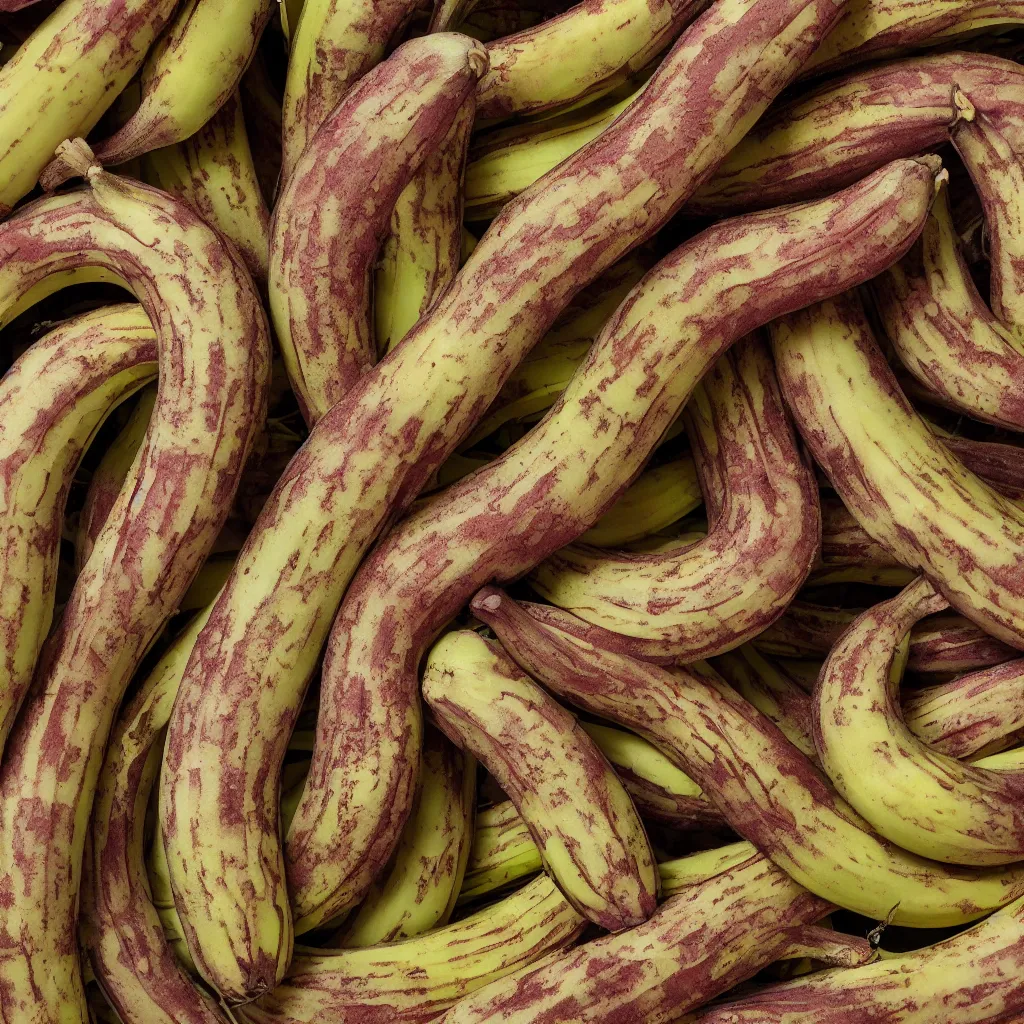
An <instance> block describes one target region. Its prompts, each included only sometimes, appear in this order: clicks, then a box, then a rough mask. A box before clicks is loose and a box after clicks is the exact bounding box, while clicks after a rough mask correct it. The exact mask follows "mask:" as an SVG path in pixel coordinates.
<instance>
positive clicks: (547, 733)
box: [423, 630, 658, 932]
mask: <svg viewBox="0 0 1024 1024" xmlns="http://www.w3.org/2000/svg"><path fill="white" fill-rule="evenodd" d="M423 699H424V700H425V701H426V702H427V704H428V705H429V707H430V708H431V710H432V711H433V713H434V717H435V719H436V720H437V722H438V725H439V726H440V728H441V730H442V731H443V732H444V733H445V734H446V735H448V736H449V737H450V738H451V739H452V741H453V742H455V743H457V744H458V745H459V746H461V747H464V748H466V749H468V750H469V751H470V752H471V753H472V754H473V755H474V756H475V757H476V758H477V759H479V760H480V762H481V763H482V764H483V765H484V767H485V768H486V769H487V770H488V772H490V774H491V776H492V777H493V778H494V779H495V781H496V782H497V783H498V785H500V786H501V788H502V789H503V790H504V791H505V792H506V793H507V794H508V795H509V797H511V799H512V802H513V803H514V804H515V805H516V809H517V810H518V811H519V813H520V815H522V817H523V820H524V821H525V822H526V824H527V827H528V828H529V829H530V833H531V835H532V836H533V840H534V842H535V843H536V844H537V846H538V848H539V849H540V851H541V855H542V857H543V860H544V867H545V870H546V871H547V872H548V873H549V874H550V875H551V877H552V878H553V879H554V880H555V882H556V883H557V885H558V887H559V889H561V891H562V893H563V894H564V895H565V898H566V899H567V900H568V901H569V902H570V903H571V904H572V906H573V907H574V908H575V909H576V910H577V911H578V912H579V913H580V914H582V915H583V916H584V917H585V918H586V919H587V920H588V921H591V922H592V923H593V924H596V925H598V926H599V927H600V928H603V929H604V930H606V931H612V932H617V931H622V930H623V929H627V928H632V927H634V926H635V925H638V924H640V923H642V922H643V921H646V920H647V918H649V917H650V916H651V914H652V913H654V908H655V906H656V904H657V897H658V873H657V868H656V867H655V863H654V854H653V853H652V851H651V847H650V843H649V842H648V840H647V835H646V833H645V832H644V827H643V825H642V824H641V823H640V819H639V817H638V816H637V813H636V809H635V808H634V807H633V803H632V801H631V800H630V798H629V795H628V794H627V793H626V791H625V789H623V787H622V783H621V782H620V781H619V780H618V777H617V776H616V775H615V772H614V771H613V770H612V768H611V766H610V765H609V764H608V761H607V760H606V759H605V757H604V756H603V755H602V754H601V752H600V750H599V749H598V748H597V746H596V745H595V744H594V742H593V740H591V739H590V738H589V736H588V735H587V734H586V733H585V732H584V731H583V730H582V729H580V728H579V726H578V724H577V721H576V718H575V717H574V716H573V715H572V714H571V713H570V712H568V711H566V710H565V709H564V708H562V707H560V706H559V705H558V704H557V703H556V702H555V701H554V700H552V699H551V698H550V697H549V696H548V695H547V694H546V693H545V692H544V691H543V690H542V689H541V688H540V687H539V686H538V685H537V684H536V683H535V682H533V680H532V679H529V678H528V677H527V676H525V675H523V673H522V672H520V671H519V669H518V668H516V666H515V663H514V662H512V661H511V659H509V658H508V657H507V656H506V655H505V654H504V653H503V652H502V651H501V649H500V648H499V647H498V646H497V645H495V644H492V643H489V642H488V641H487V640H484V639H483V638H482V637H481V636H480V635H479V634H478V633H473V632H470V631H465V630H464V631H461V632H453V633H448V634H446V635H445V636H443V637H442V638H441V639H440V640H438V642H437V643H436V644H434V646H433V648H432V650H431V651H430V653H429V655H428V656H427V661H426V668H425V669H424V673H423Z"/></svg>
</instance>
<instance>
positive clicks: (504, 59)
mask: <svg viewBox="0 0 1024 1024" xmlns="http://www.w3.org/2000/svg"><path fill="white" fill-rule="evenodd" d="M700 10H701V3H700V2H699V0H582V2H581V3H578V4H576V5H575V6H574V7H572V8H570V9H569V10H568V11H566V12H565V13H564V14H561V15H559V16H558V17H555V18H551V19H550V20H548V21H544V22H542V23H541V24H540V25H537V26H534V27H533V28H528V29H525V30H524V31H522V32H517V33H516V34H515V35H511V36H506V37H504V38H502V39H497V40H495V41H494V42H492V43H490V44H488V47H487V53H488V56H489V58H490V70H489V71H488V72H487V74H485V75H484V76H483V78H481V79H480V85H479V87H478V89H477V117H478V118H479V119H480V120H482V121H495V120H503V119H505V118H508V117H512V116H513V115H516V114H519V115H523V114H535V113H538V112H540V111H543V110H548V109H550V108H552V107H558V106H560V105H562V104H565V103H574V102H578V101H580V100H582V99H586V98H592V97H598V96H601V95H603V94H604V93H606V92H609V91H610V90H611V89H613V88H615V87H616V86H618V85H621V84H622V83H623V82H624V81H626V80H627V79H628V78H629V76H630V75H631V74H633V73H635V72H637V71H640V70H641V69H642V68H643V67H644V66H645V65H646V64H648V63H649V62H650V61H651V60H653V59H654V58H655V57H656V56H657V55H658V54H659V53H660V52H661V51H662V50H664V49H665V48H666V47H667V46H668V45H669V44H670V43H671V42H672V40H673V39H674V38H675V37H676V36H677V35H678V34H679V33H680V32H681V31H682V29H683V27H684V26H685V25H686V24H687V23H688V22H690V21H692V20H693V18H694V17H695V16H696V15H697V14H699V13H700Z"/></svg>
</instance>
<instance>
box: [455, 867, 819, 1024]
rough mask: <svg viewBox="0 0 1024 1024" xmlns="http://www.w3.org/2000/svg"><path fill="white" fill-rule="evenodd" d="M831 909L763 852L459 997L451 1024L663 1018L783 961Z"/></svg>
mask: <svg viewBox="0 0 1024 1024" xmlns="http://www.w3.org/2000/svg"><path fill="white" fill-rule="evenodd" d="M829 909H830V906H829V904H828V903H826V902H825V901H824V900H822V899H819V898H818V897H816V896H812V895H811V894H810V893H809V892H807V890H806V889H804V888H803V887H802V886H800V885H798V884H797V883H796V882H794V881H793V880H792V879H790V878H789V877H787V875H786V874H785V873H784V872H782V871H780V870H779V869H778V868H776V867H775V866H774V865H773V864H771V863H770V862H769V861H768V860H766V859H765V858H764V857H762V856H761V855H760V854H756V853H755V854H754V855H753V856H752V857H750V858H749V859H748V860H747V861H745V862H744V863H742V864H740V865H739V866H737V867H734V868H732V869H731V870H727V871H724V872H722V873H720V874H718V875H716V876H714V877H712V878H711V879H709V880H708V881H706V882H703V883H700V884H697V885H693V886H690V887H688V888H686V889H684V890H683V891H682V892H681V893H680V894H679V895H677V896H673V897H672V898H671V899H669V900H668V901H667V902H666V903H664V904H662V906H661V907H659V908H658V911H657V913H656V914H655V915H654V917H652V918H651V919H650V920H649V921H648V922H647V923H646V924H642V925H639V926H638V927H636V928H633V929H630V930H629V931H627V932H623V933H622V934H621V935H608V936H604V937H602V938H599V939H595V940H593V941H592V942H588V943H586V944H585V945H583V946H580V947H578V948H577V949H575V950H571V951H570V952H567V953H563V954H562V955H560V956H557V957H553V958H552V959H551V960H549V961H548V962H546V963H545V964H543V965H541V966H539V967H536V968H532V969H531V968H525V969H523V970H521V971H518V972H517V973H515V974H513V975H511V976H510V977H508V978H504V979H501V980H499V981H495V982H492V983H491V984H490V985H488V986H487V987H486V988H483V989H481V990H480V991H479V992H476V993H474V994H473V995H470V996H467V997H466V998H464V999H463V1000H461V1001H460V1002H459V1003H456V1005H455V1006H454V1007H452V1009H451V1010H449V1011H448V1013H446V1014H445V1015H444V1016H443V1017H442V1018H441V1020H442V1021H443V1022H444V1024H471V1022H473V1024H476V1022H483V1021H488V1022H498V1021H500V1022H502V1024H541V1022H543V1024H588V1022H594V1024H596V1022H598V1021H602V1022H606V1021H615V1022H622V1024H640V1022H643V1024H663V1022H666V1021H672V1020H675V1018H676V1017H677V1016H678V1015H679V1014H680V1013H681V1012H685V1011H686V1010H688V1009H692V1008H693V1007H696V1006H700V1005H701V1004H702V1003H704V1002H707V1001H708V1000H709V999H712V998H714V997H715V996H716V995H718V994H719V993H721V992H725V991H727V990H728V989H730V988H732V987H733V986H734V985H737V984H738V983H739V982H741V981H744V980H746V979H747V978H749V977H751V976H752V975H754V974H755V973H756V972H757V971H758V970H759V969H760V968H761V967H764V966H765V965H767V964H769V963H771V962H772V961H773V960H775V959H777V958H778V957H779V955H780V954H781V953H783V952H785V951H786V949H787V948H788V947H789V946H790V945H791V944H792V942H793V940H794V937H796V936H798V935H799V933H800V930H801V927H803V926H807V925H812V924H813V923H814V922H815V921H817V920H820V918H822V917H823V916H824V915H825V914H827V913H828V911H829Z"/></svg>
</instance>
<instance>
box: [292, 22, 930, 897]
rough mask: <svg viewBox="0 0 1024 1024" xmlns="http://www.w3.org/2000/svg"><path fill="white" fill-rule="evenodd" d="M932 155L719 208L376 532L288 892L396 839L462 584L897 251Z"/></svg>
mask: <svg viewBox="0 0 1024 1024" xmlns="http://www.w3.org/2000/svg"><path fill="white" fill-rule="evenodd" d="M717 9H718V8H716V10H717ZM936 163H937V161H936V160H935V159H934V158H928V159H927V160H925V161H924V162H919V161H900V162H896V163H894V164H893V165H891V166H890V167H888V168H885V169H883V170H881V171H878V172H876V173H875V174H874V175H873V176H871V177H870V178H868V179H866V180H865V181H864V182H862V183H861V184H860V185H858V186H854V187H853V188H852V189H850V190H849V191H847V192H844V193H841V194H839V195H838V196H835V197H832V198H831V199H828V200H822V201H821V202H819V203H816V204H808V205H804V206H800V207H794V208H788V209H783V210H778V211H772V212H770V213H764V214H756V215H749V216H748V217H746V218H745V219H743V220H742V221H733V222H721V223H719V224H717V225H714V226H712V227H711V228H709V229H708V230H707V231H705V232H703V233H701V234H700V235H698V236H696V238H694V239H691V240H690V241H689V242H687V243H684V244H683V245H682V246H680V247H679V249H677V250H676V251H675V252H674V253H673V254H672V255H670V256H669V257H667V258H666V259H665V260H663V261H662V263H661V264H659V265H658V267H657V268H655V270H653V271H652V272H651V273H650V274H649V275H648V276H647V277H646V278H645V279H644V281H642V282H641V284H640V285H638V286H637V288H636V289H634V291H633V292H632V293H631V295H630V297H629V298H628V299H627V300H626V302H625V303H624V304H623V305H622V306H621V307H620V308H619V311H618V312H617V313H616V314H615V316H613V317H612V319H611V321H609V323H608V324H607V325H606V327H605V328H604V330H603V331H602V333H601V335H600V336H599V338H598V340H597V341H596V342H595V343H594V347H593V349H592V350H591V353H590V355H589V357H588V359H587V361H586V362H585V363H584V365H583V366H582V367H581V368H580V371H579V373H577V374H576V376H575V377H574V378H573V380H572V382H571V384H570V386H569V387H568V388H567V389H566V391H565V393H564V394H563V396H562V398H561V400H560V401H559V403H558V405H557V406H556V407H555V408H554V409H553V410H552V411H551V413H550V414H549V415H548V417H547V418H546V419H545V420H544V421H543V423H542V424H541V425H540V426H538V427H537V428H535V429H534V430H532V431H531V432H530V433H529V434H528V435H527V436H526V437H525V438H524V439H523V441H522V442H520V444H518V445H516V446H514V447H513V448H511V449H510V450H509V451H508V452H506V453H505V455H503V456H502V457H501V458H500V459H497V460H496V461H494V462H493V463H491V464H490V465H489V466H487V467H485V468H484V469H482V470H480V471H479V472H477V473H475V474H474V475H473V476H471V477H469V478H467V479H465V480H463V481H461V482H460V483H458V484H456V485H455V486H453V487H451V488H449V489H448V490H447V491H446V492H445V493H444V494H443V495H439V496H437V497H435V498H434V500H433V501H431V502H429V503H428V504H427V505H426V506H424V507H421V508H420V509H419V510H417V511H416V512H414V513H412V514H410V515H409V516H407V517H406V518H405V519H403V520H402V522H401V524H400V525H397V526H396V527H394V528H393V529H392V531H391V532H390V533H389V534H388V536H387V538H386V539H385V540H384V541H382V542H381V543H380V544H378V545H377V546H376V548H375V549H374V551H373V552H372V553H371V554H370V556H369V557H368V558H367V559H366V560H365V561H364V562H363V564H362V565H361V567H360V569H359V572H358V573H357V574H356V576H355V578H354V579H353V581H352V583H351V585H350V587H349V589H348V591H347V594H346V598H345V601H344V603H343V605H342V607H341V610H340V611H339V613H338V616H337V617H336V619H335V621H334V625H333V626H332V630H331V636H330V639H329V641H328V650H327V655H326V659H325V662H324V668H323V674H322V677H321V705H320V715H319V719H318V722H317V747H316V749H315V750H314V752H313V766H312V768H311V774H310V783H309V784H308V785H307V786H306V789H305V791H304V793H303V797H302V801H301V803H300V804H299V809H298V811H297V812H296V816H295V819H294V821H293V822H292V829H291V832H290V833H289V846H290V852H289V858H290V860H291V870H292V877H294V878H295V879H296V883H300V882H301V884H294V885H292V886H291V892H292V899H293V901H296V902H298V901H303V902H299V904H298V905H299V906H304V905H305V902H306V901H308V903H309V904H311V905H314V906H316V908H317V913H318V914H320V913H324V914H327V916H328V917H329V916H333V914H335V913H338V912H340V910H342V909H344V908H345V906H346V905H347V904H348V903H349V902H350V901H351V900H352V899H353V897H354V896H355V894H356V893H357V892H358V890H359V888H360V887H361V886H362V885H365V884H367V883H368V881H369V879H368V878H366V876H367V875H370V873H371V872H372V871H373V870H374V867H375V864H376V856H375V855H373V854H371V853H370V852H369V851H370V850H371V849H372V850H376V849H378V848H379V847H380V846H383V845H388V846H390V845H393V843H394V842H395V841H396V840H397V834H396V833H397V830H398V828H400V824H401V819H400V818H399V816H398V815H397V814H396V802H395V799H394V794H395V793H396V792H400V793H403V794H405V793H407V792H408V791H409V789H410V788H411V784H412V781H413V779H414V777H415V764H416V753H417V748H418V745H419V732H420V706H419V696H418V693H417V686H416V681H417V668H418V664H419V661H420V658H421V656H422V654H423V652H424V648H425V647H426V645H427V644H428V643H429V642H430V640H431V639H432V638H433V637H434V636H435V635H436V634H437V632H438V631H439V630H440V628H441V627H442V626H443V625H444V624H445V623H446V622H447V621H449V620H450V618H451V617H452V616H453V615H455V614H456V613H457V612H458V610H459V608H460V607H461V606H462V604H463V603H464V601H465V600H466V599H467V598H468V597H469V596H470V594H471V593H472V592H473V589H474V588H476V587H478V586H480V585H481V584H483V583H486V582H487V581H488V580H492V579H495V578H497V579H502V580H507V579H512V578H515V577H517V576H519V575H521V574H522V573H523V572H524V571H526V570H527V569H529V568H530V567H531V566H532V565H534V564H536V562H537V561H538V560H539V559H540V558H542V557H543V556H544V555H546V554H548V553H550V552H552V551H554V550H557V549H558V548H559V547H561V546H562V545H563V544H564V543H565V542H566V541H568V540H570V539H572V538H574V537H576V536H578V535H579V534H580V533H582V532H583V530H584V529H585V528H586V527H588V526H590V525H591V524H592V523H593V522H594V521H596V520H597V519H598V518H599V516H600V515H601V513H602V512H603V511H604V510H605V509H607V508H608V507H609V506H610V505H611V503H612V502H613V501H614V500H615V498H616V497H617V496H618V494H619V493H620V492H621V491H622V489H623V488H624V487H625V485H626V484H627V483H628V482H629V481H630V479H631V478H632V477H633V476H634V475H635V474H636V473H637V472H639V470H640V469H641V468H642V466H643V463H644V461H645V460H646V458H647V456H648V455H649V453H650V452H651V450H652V449H653V448H654V446H655V445H656V444H657V443H658V442H659V441H660V439H661V437H662V435H663V434H664V432H665V430H666V429H667V428H668V426H669V425H670V424H671V423H672V421H673V420H674V419H675V417H676V414H677V413H678V412H679V409H680V408H681V407H682V405H683V404H684V403H685V401H686V399H687V397H688V395H689V393H690V391H691V390H692V389H693V387H694V386H695V385H696V383H697V382H698V381H699V379H700V377H701V375H702V374H703V373H704V371H705V369H706V368H707V367H708V366H709V365H711V364H712V363H713V362H714V361H715V360H716V359H717V358H718V356H719V355H720V354H721V353H722V352H723V351H724V350H725V349H726V348H728V347H729V346H730V345H731V344H732V343H733V342H734V341H735V340H736V339H737V338H739V337H741V336H742V335H743V334H745V333H746V332H748V331H749V330H751V329H752V328H754V327H756V326H758V325H759V324H760V323H762V322H763V321H764V320H767V319H768V318H770V317H772V316H774V315H775V314H776V313H777V312H779V311H781V310H783V309H789V308H792V306H793V305H797V304H802V303H804V302H806V301H808V299H809V298H810V296H811V295H813V294H815V292H816V290H819V291H820V292H822V293H825V294H831V292H832V291H833V290H834V289H835V288H836V287H837V285H838V284H839V283H840V282H841V281H844V280H849V281H850V282H851V284H852V283H853V282H855V281H859V280H863V279H864V278H865V277H868V276H870V275H871V273H872V270H873V268H877V267H882V266H885V265H887V264H888V263H889V262H891V261H892V260H893V259H894V258H895V257H896V256H897V255H898V254H899V253H901V252H905V251H906V248H907V247H908V246H909V244H910V242H911V241H912V240H913V238H914V236H915V235H916V233H917V232H918V231H919V230H920V227H921V225H922V224H923V223H924V218H925V216H926V214H927V209H928V203H929V202H930V197H931V195H932V192H933V188H934V184H933V182H934V174H935V172H936V169H937V168H936ZM824 224H828V225H830V228H829V230H825V231H823V230H822V225H824ZM492 230H493V229H492ZM838 230H841V231H843V232H844V238H845V240H846V245H845V246H844V249H843V252H842V254H841V255H838V254H837V253H836V251H835V247H834V245H833V236H832V233H831V232H833V231H838ZM481 244H483V243H481ZM477 251H478V252H479V249H478V250H477ZM740 259H742V261H743V267H742V269H737V261H738V260H740ZM437 308H439V307H435V309H437ZM505 340H507V339H505ZM406 344H408V343H406ZM403 349H404V346H403ZM400 351H401V350H400ZM400 351H399V352H396V355H398V354H400ZM641 353H642V357H641V355H640V354H641ZM339 408H341V407H339ZM440 550H443V551H444V558H443V560H441V561H439V560H438V554H437V553H438V551H440ZM385 637H386V638H387V640H386V642H385V641H384V639H383V638H385ZM356 692H358V693H359V694H360V695H361V696H360V697H359V698H356V696H355V693H356ZM371 695H372V696H371ZM356 699H358V700H359V701H360V702H362V701H366V702H367V703H368V704H369V706H370V707H372V709H373V710H372V714H371V716H370V718H371V719H372V721H368V722H367V727H366V729H365V730H364V733H363V736H362V737H361V738H360V739H359V741H358V743H352V742H350V741H349V736H348V734H347V731H346V730H345V729H344V726H343V722H345V721H346V720H348V717H349V715H350V713H351V712H350V711H349V710H348V709H349V708H350V707H351V702H352V701H353V700H356ZM385 780H386V781H385ZM385 794H387V796H386V797H385ZM406 799H407V798H406ZM396 819H397V820H396ZM339 821H355V822H359V826H358V827H359V829H360V830H365V832H364V836H365V838H364V840H363V842H364V843H365V845H364V846H362V848H359V847H357V845H356V843H355V842H354V841H353V838H352V836H351V835H347V836H346V838H345V840H344V842H342V841H340V836H339V832H338V828H337V822H339ZM299 857H301V860H299ZM296 861H298V864H296ZM296 867H298V871H296ZM364 879H365V881H364ZM307 894H308V895H307Z"/></svg>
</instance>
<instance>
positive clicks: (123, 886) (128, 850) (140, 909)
mask: <svg viewBox="0 0 1024 1024" xmlns="http://www.w3.org/2000/svg"><path fill="white" fill-rule="evenodd" d="M205 618H206V616H205V615H202V614H201V615H198V616H196V617H195V618H194V619H193V620H192V622H191V623H189V625H188V627H187V628H186V629H185V631H184V632H183V633H181V634H180V635H179V636H178V637H177V639H176V640H175V641H174V643H173V644H172V645H171V646H170V648H169V649H168V650H167V653H166V654H164V656H163V657H162V658H161V659H160V661H159V662H158V663H157V664H156V666H155V667H154V668H153V670H152V672H150V674H149V676H148V677H147V678H146V679H145V681H144V682H143V683H142V685H141V687H140V689H139V691H138V693H137V694H136V695H135V697H134V698H133V699H132V701H131V703H130V704H129V705H128V706H127V707H126V708H125V709H124V710H123V711H122V712H121V714H120V716H119V717H118V720H117V724H116V725H115V727H114V729H113V731H112V733H111V737H110V745H109V747H108V748H107V754H106V758H105V760H104V762H103V767H102V769H101V770H100V774H99V779H98V781H97V785H96V799H95V802H94V804H93V811H92V830H91V834H90V836H89V842H88V843H87V845H86V854H85V868H84V872H83V878H82V905H81V910H80V934H81V938H82V948H83V951H84V952H85V954H86V956H87V957H88V958H89V961H90V963H91V965H92V969H93V971H94V972H95V974H96V977H97V979H98V980H99V982H100V984H101V986H102V988H103V991H104V993H105V994H106V996H107V998H108V999H109V1000H110V1002H111V1004H112V1005H113V1006H114V1008H115V1009H116V1010H117V1013H118V1015H119V1017H120V1019H121V1020H122V1021H123V1022H124V1024H227V1020H228V1018H227V1017H226V1016H225V1015H224V1014H223V1013H222V1012H221V1010H220V1009H219V1008H218V1007H217V1004H216V1002H215V1001H214V1000H213V999H211V998H210V997H209V996H208V995H207V994H206V993H205V992H203V991H202V990H201V989H199V988H198V987H197V986H196V985H195V984H194V983H193V982H192V980H191V979H190V978H189V977H188V976H187V975H186V974H185V972H184V971H183V970H182V968H181V967H180V966H179V964H178V962H177V960H176V958H175V954H174V953H173V952H172V950H171V946H170V945H169V944H168V941H167V940H166V939H165V937H164V926H163V924H162V917H163V916H164V914H165V912H166V910H165V908H167V907H168V906H169V908H170V911H169V912H170V914H173V912H174V911H173V908H174V903H173V900H172V899H171V894H170V889H169V882H168V883H167V888H166V891H161V890H160V889H158V888H157V887H156V886H155V885H154V887H153V892H152V898H151V895H150V883H149V881H148V879H147V876H146V865H145V860H144V857H143V841H144V832H145V829H144V826H145V821H146V805H147V802H148V800H149V796H150V792H151V791H152V789H153V786H154V784H155V782H156V775H157V772H158V770H159V767H160V756H161V752H162V750H161V748H162V741H163V736H164V728H165V727H166V725H167V720H168V718H170V714H171V705H172V704H173V703H174V696H175V694H176V692H177V689H178V684H179V683H180V681H181V676H182V674H183V672H184V670H185V664H186V662H187V660H188V656H189V653H190V652H191V650H192V645H193V644H194V643H195V638H196V637H197V636H198V634H199V630H200V628H201V627H202V625H203V623H204V622H205ZM153 845H154V847H156V848H158V849H160V850H162V849H163V844H162V843H161V842H160V837H159V836H157V837H156V838H155V839H154V844H153Z"/></svg>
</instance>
